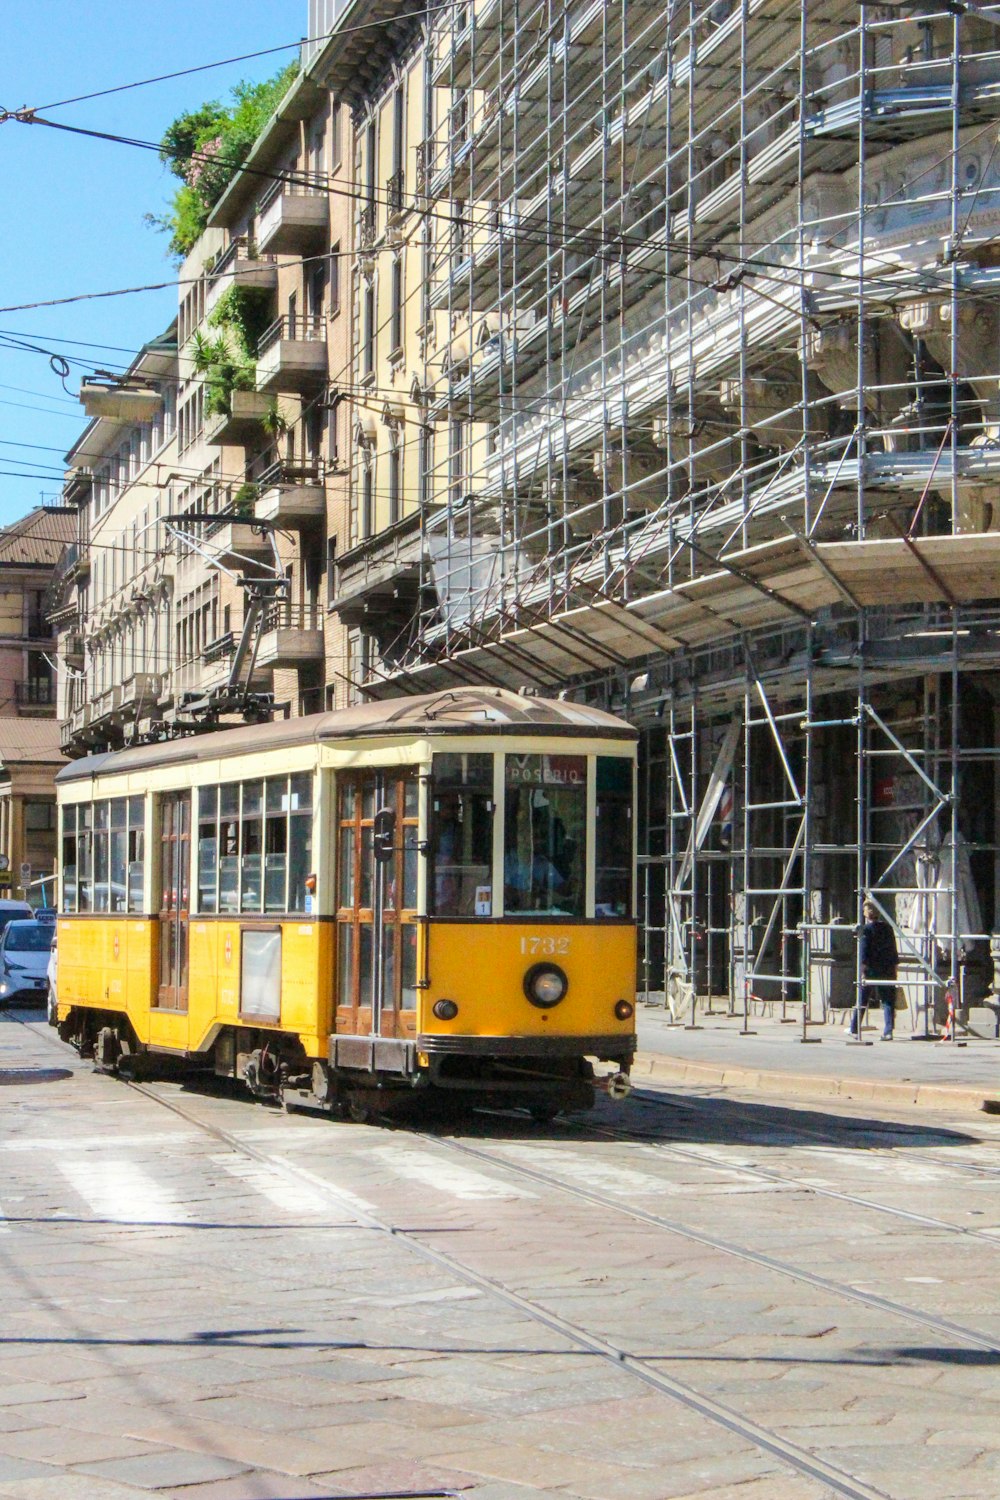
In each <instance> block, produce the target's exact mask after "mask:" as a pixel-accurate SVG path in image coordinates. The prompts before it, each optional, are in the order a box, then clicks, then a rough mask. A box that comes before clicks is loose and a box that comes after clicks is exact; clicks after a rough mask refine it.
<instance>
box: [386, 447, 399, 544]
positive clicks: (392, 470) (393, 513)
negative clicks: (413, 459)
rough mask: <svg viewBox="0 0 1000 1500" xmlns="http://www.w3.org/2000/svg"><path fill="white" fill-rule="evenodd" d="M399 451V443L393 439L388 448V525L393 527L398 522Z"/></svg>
mask: <svg viewBox="0 0 1000 1500" xmlns="http://www.w3.org/2000/svg"><path fill="white" fill-rule="evenodd" d="M400 457H401V454H400V451H399V443H398V441H397V440H396V439H395V438H394V439H393V441H392V443H391V445H390V447H389V525H390V526H394V525H395V524H396V522H397V521H398V520H399V511H400V505H399V499H400V497H399V480H400Z"/></svg>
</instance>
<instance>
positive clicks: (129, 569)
mask: <svg viewBox="0 0 1000 1500" xmlns="http://www.w3.org/2000/svg"><path fill="white" fill-rule="evenodd" d="M81 399H82V401H83V404H84V408H85V410H86V411H87V412H88V414H89V416H90V421H89V422H88V423H87V425H86V427H85V428H84V430H83V432H82V433H81V435H80V437H79V438H78V439H77V441H76V442H75V443H74V444H73V446H72V448H71V449H70V451H69V453H68V454H67V456H66V463H67V477H66V482H65V485H64V488H63V500H64V503H65V504H66V505H67V507H70V508H71V509H72V511H73V512H75V535H74V537H73V539H72V541H71V542H70V543H69V545H68V546H67V547H66V549H65V551H64V552H63V555H62V557H61V559H60V562H59V565H58V567H57V569H56V572H55V576H54V578H53V583H52V587H51V590H50V594H49V599H48V602H47V607H48V615H49V619H50V621H51V622H52V624H53V626H54V627H55V629H56V630H57V631H58V670H59V676H58V685H57V695H58V711H59V718H60V720H61V722H62V749H63V751H64V753H65V754H66V755H69V756H76V755H82V754H85V753H87V752H88V751H91V750H97V749H115V748H119V747H120V746H121V745H122V744H124V743H127V742H128V741H129V740H131V739H132V738H133V737H134V736H135V735H136V734H138V733H139V732H140V729H141V730H142V731H145V730H146V729H148V727H149V725H150V724H153V723H159V722H160V721H162V719H163V715H164V714H165V713H166V711H167V710H168V708H169V707H170V706H171V701H172V700H171V694H172V691H173V686H174V682H173V671H174V667H175V664H176V657H175V651H174V641H173V629H174V624H173V600H174V574H175V568H176V553H175V550H174V548H173V545H172V542H171V538H170V536H169V533H168V528H167V523H166V517H167V516H168V515H169V514H170V508H171V496H172V493H173V487H174V485H175V484H176V482H177V477H178V470H177V431H176V409H177V341H176V331H175V329H174V328H173V327H171V328H170V329H168V330H167V331H166V333H165V334H163V335H162V336H161V337H159V338H156V339H153V340H152V341H151V342H150V343H149V344H147V345H146V346H145V347H144V348H143V349H142V350H140V352H139V354H138V355H137V356H136V358H135V359H134V360H133V361H132V363H131V365H130V367H129V369H128V371H127V372H126V375H125V377H124V378H123V380H122V381H120V382H119V381H115V380H97V379H94V380H92V381H88V382H84V384H83V387H82V392H81Z"/></svg>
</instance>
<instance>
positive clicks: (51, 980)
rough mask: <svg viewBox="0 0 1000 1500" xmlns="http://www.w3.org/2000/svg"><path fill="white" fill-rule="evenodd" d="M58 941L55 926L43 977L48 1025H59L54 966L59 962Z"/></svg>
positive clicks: (55, 969) (55, 968) (56, 971)
mask: <svg viewBox="0 0 1000 1500" xmlns="http://www.w3.org/2000/svg"><path fill="white" fill-rule="evenodd" d="M58 942H59V935H58V932H57V931H56V928H55V927H53V928H52V947H51V948H50V949H49V966H48V969H47V970H46V972H45V978H46V981H47V983H48V987H49V1004H48V1011H49V1025H50V1026H58V1025H59V1002H58V999H57V990H56V974H57V973H58V970H57V967H56V966H57V964H58V962H59V959H58V953H59V947H58Z"/></svg>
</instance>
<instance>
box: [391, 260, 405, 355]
mask: <svg viewBox="0 0 1000 1500" xmlns="http://www.w3.org/2000/svg"><path fill="white" fill-rule="evenodd" d="M389 329H390V334H389V345H390V349H391V352H392V353H393V354H395V353H397V352H402V347H403V258H402V256H400V255H397V256H396V258H395V259H394V260H393V263H392V319H391V321H390V324H389Z"/></svg>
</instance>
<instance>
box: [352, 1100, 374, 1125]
mask: <svg viewBox="0 0 1000 1500" xmlns="http://www.w3.org/2000/svg"><path fill="white" fill-rule="evenodd" d="M346 1107H347V1118H348V1119H349V1120H350V1121H351V1123H352V1124H354V1125H371V1124H372V1122H373V1121H374V1120H375V1118H376V1115H377V1113H378V1111H377V1110H375V1109H374V1108H373V1107H372V1105H371V1103H370V1102H369V1101H368V1100H367V1099H366V1098H365V1096H364V1094H348V1096H347V1106H346Z"/></svg>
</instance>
